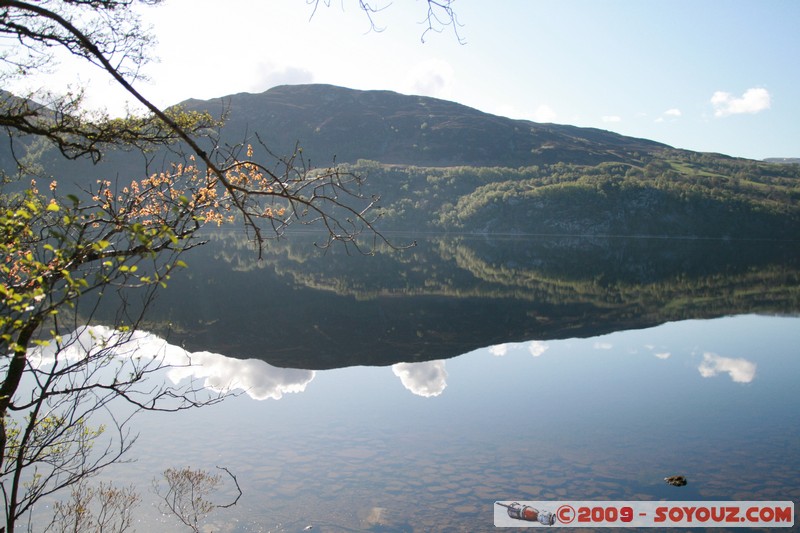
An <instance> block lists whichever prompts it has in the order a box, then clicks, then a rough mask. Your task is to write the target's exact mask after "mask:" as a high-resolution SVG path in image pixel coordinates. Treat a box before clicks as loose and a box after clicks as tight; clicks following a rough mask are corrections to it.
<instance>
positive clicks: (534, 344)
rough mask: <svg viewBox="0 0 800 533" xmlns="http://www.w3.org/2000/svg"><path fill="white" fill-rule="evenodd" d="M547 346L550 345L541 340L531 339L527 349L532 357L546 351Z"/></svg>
mask: <svg viewBox="0 0 800 533" xmlns="http://www.w3.org/2000/svg"><path fill="white" fill-rule="evenodd" d="M548 348H550V347H549V346H548V345H547V344H545V343H543V342H542V341H531V342H530V343H529V344H528V351H529V352H530V353H531V355H532V356H534V357H539V356H540V355H542V354H543V353H544V352H546V351H547V349H548Z"/></svg>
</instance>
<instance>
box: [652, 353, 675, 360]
mask: <svg viewBox="0 0 800 533" xmlns="http://www.w3.org/2000/svg"><path fill="white" fill-rule="evenodd" d="M653 355H655V356H656V357H658V358H659V359H669V357H670V355H672V354H670V353H669V352H660V353H654V354H653Z"/></svg>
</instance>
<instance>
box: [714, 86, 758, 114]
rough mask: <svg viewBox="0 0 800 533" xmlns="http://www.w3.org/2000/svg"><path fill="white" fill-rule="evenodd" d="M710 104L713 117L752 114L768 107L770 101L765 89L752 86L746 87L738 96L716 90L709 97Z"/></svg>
mask: <svg viewBox="0 0 800 533" xmlns="http://www.w3.org/2000/svg"><path fill="white" fill-rule="evenodd" d="M711 105H712V106H714V116H715V117H727V116H728V115H740V114H743V113H749V114H754V113H758V112H760V111H764V110H765V109H769V108H770V105H771V102H770V96H769V92H768V91H767V90H766V89H757V88H754V89H747V90H746V91H745V92H744V94H743V95H742V96H740V97H738V98H737V97H736V96H733V95H732V94H731V93H726V92H724V91H717V92H715V93H714V95H713V96H712V97H711Z"/></svg>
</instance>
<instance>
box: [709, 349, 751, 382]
mask: <svg viewBox="0 0 800 533" xmlns="http://www.w3.org/2000/svg"><path fill="white" fill-rule="evenodd" d="M697 370H699V371H700V375H701V376H703V377H704V378H710V377H714V376H716V375H717V374H719V373H721V372H725V373H727V374H728V375H729V376H730V378H731V379H732V380H733V381H735V382H736V383H750V382H751V381H753V379H754V378H755V377H756V364H755V363H752V362H750V361H748V360H747V359H733V358H731V357H722V356H719V355H717V354H715V353H709V352H706V353H704V354H703V362H702V363H700V366H699V367H697Z"/></svg>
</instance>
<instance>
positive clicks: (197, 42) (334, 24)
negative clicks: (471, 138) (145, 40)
mask: <svg viewBox="0 0 800 533" xmlns="http://www.w3.org/2000/svg"><path fill="white" fill-rule="evenodd" d="M372 3H373V5H376V4H377V5H379V6H381V7H383V8H384V9H382V10H381V11H379V12H377V13H375V14H373V19H374V22H375V24H376V26H377V29H371V28H370V23H369V20H368V19H367V17H366V15H365V14H364V13H363V12H362V11H360V10H359V8H358V5H357V0H331V2H330V6H327V7H326V6H325V5H323V4H322V3H321V4H320V6H319V8H318V9H317V10H316V12H314V11H313V8H312V6H309V5H308V4H307V2H306V0H269V1H259V0H226V1H225V2H219V1H217V0H166V2H165V3H164V4H162V5H160V6H156V7H148V8H141V10H142V15H143V17H144V19H145V21H146V22H147V23H149V24H151V25H152V28H153V32H154V34H155V36H156V38H157V40H158V44H157V46H156V47H155V49H154V55H155V56H157V57H158V61H157V62H153V63H151V64H149V65H148V66H147V67H146V69H145V73H146V74H147V75H148V76H149V78H150V79H149V81H146V82H139V83H138V84H137V88H138V89H139V90H140V91H141V92H142V93H143V94H144V95H145V96H146V97H148V98H149V99H151V100H152V101H153V102H155V103H157V104H159V105H161V106H167V105H172V104H176V103H179V102H181V101H183V100H186V99H189V98H200V99H208V98H214V97H220V96H227V95H231V94H236V93H241V92H250V93H260V92H263V91H265V90H267V89H269V88H270V87H273V86H275V85H280V84H285V83H329V84H334V85H340V86H344V87H350V88H354V89H385V90H393V91H397V92H401V93H404V94H419V95H425V96H433V97H438V98H444V99H447V100H452V101H455V102H459V103H461V104H465V105H468V106H470V107H474V108H477V109H480V110H482V111H485V112H488V113H493V114H497V115H503V116H508V117H511V118H518V119H527V120H532V121H536V122H553V123H558V124H571V125H576V126H586V127H594V128H601V129H605V130H610V131H614V132H617V133H621V134H623V135H630V136H634V137H642V138H648V139H652V140H655V141H659V142H663V143H666V144H669V145H671V146H674V147H677V148H685V149H689V150H695V151H703V152H719V153H724V154H728V155H733V156H739V157H748V158H753V159H763V158H767V157H800V69H798V67H797V62H798V60H800V31H798V30H797V28H798V24H799V23H800V2H798V1H796V0H702V1H697V0H662V1H657V0H503V1H502V2H497V1H492V2H488V1H486V0H456V1H455V2H454V3H453V7H454V9H455V11H456V14H457V16H458V20H459V22H460V24H461V26H460V27H459V28H458V35H455V34H454V32H453V31H452V30H451V29H449V28H445V29H444V31H443V32H442V33H433V32H429V33H427V34H425V35H424V37H425V38H424V42H423V39H422V37H423V33H424V30H425V26H424V25H422V24H421V22H422V21H423V19H424V18H425V13H426V6H427V3H426V2H425V1H424V0H394V2H389V1H384V0H373V2H372ZM312 13H313V17H312ZM459 38H460V39H459ZM63 66H64V67H65V68H64V69H63V71H62V73H61V74H60V75H61V76H66V77H64V78H62V79H61V81H59V82H58V83H63V84H70V83H73V84H74V83H83V84H87V85H88V86H89V88H90V102H92V103H93V104H94V105H96V106H104V107H106V108H107V109H108V110H109V111H111V112H112V113H120V112H121V110H122V109H123V108H124V106H123V102H124V100H125V97H124V95H122V94H120V93H119V92H118V91H117V92H115V89H114V87H113V84H112V83H110V82H109V81H108V79H107V77H105V76H104V74H103V73H102V72H99V71H97V70H84V69H83V68H82V67H81V66H80V65H75V64H71V63H70V62H65V63H64V65H63Z"/></svg>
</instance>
